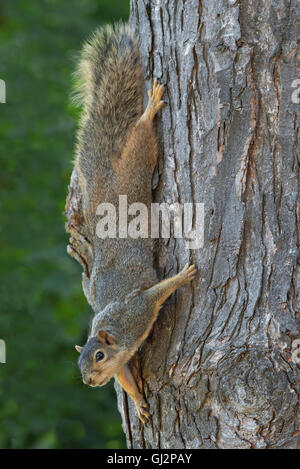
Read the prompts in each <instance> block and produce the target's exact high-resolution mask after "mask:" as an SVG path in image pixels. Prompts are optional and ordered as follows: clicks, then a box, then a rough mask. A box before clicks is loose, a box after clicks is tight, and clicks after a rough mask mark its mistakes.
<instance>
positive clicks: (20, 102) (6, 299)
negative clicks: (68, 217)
mask: <svg viewBox="0 0 300 469" xmlns="http://www.w3.org/2000/svg"><path fill="white" fill-rule="evenodd" d="M128 14H129V0H73V1H72V2H70V0H39V1H36V0H14V1H11V0H1V5H0V50H1V60H0V78H1V79H3V80H5V82H6V101H7V102H6V104H0V116H1V118H0V158H1V164H0V187H1V198H0V204H1V208H0V258H1V272H0V275H1V279H0V339H4V340H5V342H6V347H7V357H6V360H7V363H6V364H1V363H0V448H114V449H115V448H116V449H117V448H123V447H125V440H124V436H123V432H122V429H121V419H120V415H119V413H118V410H117V401H116V396H115V391H114V388H113V382H112V381H111V383H110V384H109V385H106V386H105V387H104V388H101V389H91V388H89V387H87V386H85V385H83V384H82V382H81V378H80V373H79V369H78V368H77V364H76V361H77V352H76V351H75V349H74V345H75V344H76V343H78V344H80V345H82V344H83V343H84V342H85V340H86V336H87V325H88V323H89V322H90V320H91V317H92V312H91V309H90V307H89V306H88V304H87V302H86V300H85V297H84V295H83V293H82V289H81V267H80V266H79V264H77V263H76V262H75V261H74V260H73V259H72V258H71V257H69V256H68V255H67V253H66V246H67V243H68V237H67V235H66V234H65V232H64V223H65V219H64V216H63V211H64V204H65V199H66V195H67V188H68V183H69V178H70V175H71V171H72V163H71V161H72V157H73V150H74V141H75V131H76V123H77V118H78V115H77V111H76V110H75V109H74V108H73V107H72V105H71V104H70V99H69V98H70V92H71V82H72V80H71V74H72V71H73V69H74V63H75V59H74V57H75V56H76V53H77V52H78V51H79V50H80V48H81V44H82V41H83V40H84V39H86V38H87V36H88V35H89V34H90V33H91V31H92V30H93V29H94V28H95V27H97V26H98V25H99V24H101V23H106V22H113V21H116V20H118V19H120V18H123V19H127V18H128Z"/></svg>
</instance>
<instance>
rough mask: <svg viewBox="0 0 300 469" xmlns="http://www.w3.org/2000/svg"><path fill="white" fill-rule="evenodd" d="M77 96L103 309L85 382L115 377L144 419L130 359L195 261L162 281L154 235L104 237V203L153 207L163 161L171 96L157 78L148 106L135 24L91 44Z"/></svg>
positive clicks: (82, 176) (96, 304) (95, 288)
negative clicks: (160, 120)
mask: <svg viewBox="0 0 300 469" xmlns="http://www.w3.org/2000/svg"><path fill="white" fill-rule="evenodd" d="M76 76H77V87H76V99H77V102H79V104H81V106H82V114H81V120H80V124H79V131H78V136H77V137H78V138H77V147H76V158H75V163H74V164H75V168H76V171H77V174H78V175H79V182H80V189H81V192H82V200H83V216H84V224H85V226H86V228H87V230H88V235H89V239H90V240H91V245H92V247H93V248H92V250H93V253H92V256H93V260H92V269H91V274H90V282H89V298H90V299H91V302H92V303H91V304H92V307H93V309H94V311H95V316H94V318H93V321H92V326H91V331H90V334H89V337H88V340H87V342H86V344H85V345H84V346H83V347H80V346H78V345H76V350H77V351H78V352H79V353H80V356H79V360H78V364H79V367H80V370H81V374H82V378H83V382H84V383H86V384H88V385H90V386H103V385H104V384H106V383H107V382H108V381H109V380H110V379H111V378H112V377H113V376H115V377H116V378H117V380H118V381H119V383H120V385H121V386H122V387H123V389H124V390H125V391H126V392H127V393H128V394H129V395H130V396H131V398H132V399H133V401H134V403H135V406H136V409H137V412H138V415H139V418H140V419H141V420H142V422H146V421H147V420H148V418H149V413H148V408H147V404H146V401H145V399H144V397H143V395H142V394H141V392H140V390H139V389H138V386H137V384H136V382H135V379H134V377H133V375H132V373H131V371H130V369H129V367H128V361H129V360H130V358H131V357H132V356H133V355H134V354H135V352H136V351H137V350H138V348H139V347H140V346H141V345H142V343H143V342H144V340H145V339H146V338H147V336H148V334H149V333H150V330H151V328H152V325H153V323H154V322H155V320H156V318H157V315H158V312H159V309H160V307H161V306H162V304H163V303H164V301H165V300H166V299H167V298H168V297H169V296H170V295H171V294H172V293H173V292H174V291H175V290H176V289H177V288H179V287H181V286H182V285H184V284H185V283H187V282H190V281H191V280H192V279H193V278H194V276H195V274H196V269H195V267H194V266H193V265H192V266H189V265H188V264H187V265H186V266H185V267H184V269H183V270H182V271H181V272H180V273H179V274H177V275H175V276H174V277H172V278H169V279H167V280H163V281H161V282H158V279H157V276H156V273H155V270H154V268H153V240H152V239H151V238H150V237H149V238H138V239H132V238H130V237H127V238H120V237H116V238H106V239H101V238H99V237H98V236H97V233H96V220H97V216H96V211H97V206H98V205H99V204H100V203H101V202H109V203H111V204H114V206H118V202H119V195H120V194H126V195H127V198H128V204H132V203H134V202H142V203H143V204H145V205H146V206H147V208H148V210H149V212H148V213H150V207H151V201H152V193H151V179H152V174H153V170H154V168H155V165H156V161H157V140H156V136H155V134H154V132H153V129H152V121H153V119H154V117H155V115H156V113H157V112H158V111H159V109H161V107H162V106H163V104H164V102H163V101H162V100H161V97H162V94H163V91H164V88H163V87H162V86H161V85H159V84H158V83H157V81H156V80H155V81H154V84H153V88H152V90H150V91H148V97H149V100H148V105H147V107H146V110H145V111H144V113H143V111H142V70H141V64H140V60H139V51H138V46H137V40H136V38H135V37H134V34H133V32H132V31H131V29H130V27H129V26H128V25H127V24H123V23H118V24H116V25H115V26H104V27H101V28H99V29H98V30H97V31H96V32H95V33H94V35H93V36H92V37H91V39H90V40H89V41H88V42H87V43H86V44H85V45H84V48H83V51H82V54H81V58H80V61H79V65H78V68H77V72H76Z"/></svg>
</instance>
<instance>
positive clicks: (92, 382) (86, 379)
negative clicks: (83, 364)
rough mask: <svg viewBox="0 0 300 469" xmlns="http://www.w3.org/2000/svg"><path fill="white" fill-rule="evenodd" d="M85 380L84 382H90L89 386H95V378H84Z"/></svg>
mask: <svg viewBox="0 0 300 469" xmlns="http://www.w3.org/2000/svg"><path fill="white" fill-rule="evenodd" d="M83 382H84V384H88V385H89V386H93V385H94V380H93V378H84V379H83Z"/></svg>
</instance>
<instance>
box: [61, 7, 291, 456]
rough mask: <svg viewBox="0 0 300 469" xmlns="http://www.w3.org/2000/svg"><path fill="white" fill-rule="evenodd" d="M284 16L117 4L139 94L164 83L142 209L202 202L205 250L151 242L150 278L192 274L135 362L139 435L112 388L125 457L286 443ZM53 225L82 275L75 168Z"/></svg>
mask: <svg viewBox="0 0 300 469" xmlns="http://www.w3.org/2000/svg"><path fill="white" fill-rule="evenodd" d="M299 19H300V11H299V2H297V0H241V1H238V0H237V1H233V0H223V1H219V0H202V1H196V0H166V1H163V0H152V1H150V0H143V1H141V0H131V21H132V23H133V24H134V26H135V27H136V30H137V32H138V33H139V36H140V50H141V58H142V64H143V70H144V77H145V91H146V89H147V88H149V84H150V83H151V82H152V80H153V78H154V77H156V78H158V80H159V81H160V82H162V83H165V84H166V95H165V98H166V100H167V102H168V105H167V106H166V108H165V109H164V111H163V112H162V115H161V117H159V119H158V124H157V129H158V135H159V142H160V155H159V164H158V171H157V174H156V177H155V178H154V182H153V184H154V201H155V202H167V203H175V202H179V203H185V202H193V203H196V202H202V203H204V206H205V242H204V247H203V248H202V249H199V250H187V249H186V245H185V241H184V240H180V239H173V238H172V239H169V240H167V239H160V240H159V241H158V242H157V249H156V257H155V263H156V267H157V272H158V275H159V278H160V279H162V278H164V277H166V276H169V275H172V274H175V273H176V272H178V271H179V269H180V268H182V267H183V266H184V264H185V263H186V262H192V263H195V264H196V265H197V267H198V269H199V271H200V275H201V278H200V279H199V280H198V282H194V284H193V285H191V286H188V287H185V288H184V289H181V290H179V291H177V292H176V293H175V294H174V295H173V296H172V297H171V299H170V300H169V301H168V302H167V304H166V305H165V306H164V308H163V310H162V311H161V313H160V317H159V319H158V321H157V323H156V324H155V326H154V328H153V331H152V333H151V335H150V337H149V338H148V340H147V342H146V344H145V345H144V346H143V348H142V350H141V351H140V353H139V355H140V361H141V372H142V377H143V383H144V390H145V395H146V398H147V401H148V403H149V405H150V410H151V415H152V419H151V422H150V423H149V424H148V425H147V426H143V425H142V424H141V423H140V422H139V421H138V419H137V417H136V413H135V410H134V407H133V405H132V403H131V401H130V400H129V399H128V398H127V396H125V395H124V393H123V392H122V391H121V390H120V389H119V388H117V393H118V400H119V408H120V411H121V413H122V417H123V427H124V431H125V432H126V436H127V441H128V446H129V447H134V448H249V449H250V448H297V447H298V446H299V442H300V431H299V423H300V422H299V420H300V412H299V393H300V380H299V378H300V373H299V365H297V363H296V361H295V360H294V359H293V356H292V351H293V341H294V340H295V339H298V338H300V329H299V325H300V324H299V323H300V296H299V287H300V266H299V182H300V181H299V103H297V102H295V101H297V100H295V99H292V95H293V92H294V91H295V89H294V88H293V86H294V84H293V82H294V80H297V79H299V78H300V77H299V58H300V43H299V39H298V38H299V24H300V22H299ZM297 74H298V75H297ZM145 96H146V93H145ZM294 96H295V93H294ZM293 101H294V102H293ZM67 215H68V218H69V228H70V227H72V228H71V231H72V233H73V238H71V245H72V244H73V247H72V248H70V249H71V250H72V249H73V253H74V252H75V257H77V258H78V253H80V252H81V253H83V252H84V253H85V254H83V255H82V254H80V255H79V260H80V261H81V263H82V264H83V266H84V270H85V274H87V275H88V263H89V261H88V259H89V257H88V252H89V251H88V249H87V247H86V240H85V238H84V232H85V231H84V227H83V226H82V217H81V205H80V192H79V188H78V185H77V179H76V174H75V173H74V174H73V176H72V180H71V186H70V195H69V199H68V202H67ZM78 232H79V233H81V236H82V237H81V238H80V236H78V234H76V233H78ZM72 239H73V241H72Z"/></svg>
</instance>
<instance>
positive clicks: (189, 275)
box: [179, 264, 197, 284]
mask: <svg viewBox="0 0 300 469" xmlns="http://www.w3.org/2000/svg"><path fill="white" fill-rule="evenodd" d="M196 274H197V269H196V267H195V266H194V264H192V265H189V264H185V266H184V268H183V269H182V271H181V272H180V274H179V275H180V276H181V277H182V283H183V284H184V283H187V282H191V281H192V280H194V278H195V276H196Z"/></svg>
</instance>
